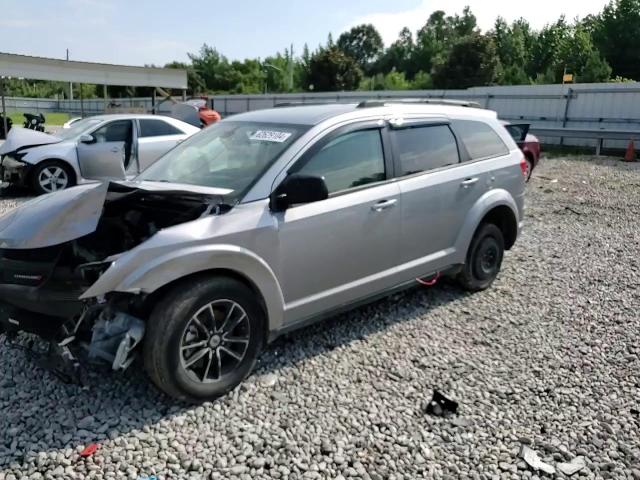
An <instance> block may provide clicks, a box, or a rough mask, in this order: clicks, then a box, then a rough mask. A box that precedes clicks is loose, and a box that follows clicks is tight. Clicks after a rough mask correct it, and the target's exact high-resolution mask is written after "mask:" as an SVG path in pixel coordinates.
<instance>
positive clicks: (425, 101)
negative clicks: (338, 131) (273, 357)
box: [358, 98, 482, 108]
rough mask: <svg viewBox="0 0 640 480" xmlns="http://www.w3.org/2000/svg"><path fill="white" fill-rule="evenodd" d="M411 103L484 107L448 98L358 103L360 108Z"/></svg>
mask: <svg viewBox="0 0 640 480" xmlns="http://www.w3.org/2000/svg"><path fill="white" fill-rule="evenodd" d="M394 103H395V104H403V105H405V104H409V105H421V104H422V105H449V106H453V107H469V108H482V105H480V104H479V103H478V102H473V101H471V100H449V99H446V98H397V99H396V98H390V99H386V100H380V99H378V100H365V101H363V102H360V103H359V104H358V108H375V107H385V106H387V105H390V104H394Z"/></svg>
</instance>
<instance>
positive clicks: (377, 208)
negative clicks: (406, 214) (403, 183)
mask: <svg viewBox="0 0 640 480" xmlns="http://www.w3.org/2000/svg"><path fill="white" fill-rule="evenodd" d="M397 203H398V200H395V199H394V200H383V201H381V202H378V203H376V204H375V205H374V206H373V207H371V210H373V211H374V212H382V211H383V210H388V209H389V208H393V207H395V206H396V204H397Z"/></svg>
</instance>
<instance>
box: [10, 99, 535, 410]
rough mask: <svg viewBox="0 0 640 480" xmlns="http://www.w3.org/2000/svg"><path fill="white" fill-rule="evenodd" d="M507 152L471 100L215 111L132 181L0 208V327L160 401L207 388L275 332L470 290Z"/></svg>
mask: <svg viewBox="0 0 640 480" xmlns="http://www.w3.org/2000/svg"><path fill="white" fill-rule="evenodd" d="M523 172H526V163H525V162H524V159H523V155H522V152H521V151H520V150H519V149H518V147H517V145H516V144H515V143H514V141H513V139H512V138H511V136H510V135H509V133H508V132H507V131H506V130H505V129H504V127H503V126H502V125H501V124H500V122H499V121H498V120H497V118H496V114H495V113H494V112H491V111H487V110H482V109H479V108H473V107H470V106H462V105H450V104H445V105H442V104H429V103H408V102H407V103H404V102H396V103H384V102H363V103H361V104H359V105H356V104H350V105H345V104H335V105H311V106H288V107H283V108H276V109H271V110H262V111H255V112H250V113H245V114H241V115H237V116H234V117H231V118H229V119H227V120H224V121H222V122H220V123H219V124H216V125H214V126H213V127H211V128H209V129H207V130H205V131H203V132H201V133H199V134H197V135H195V136H193V137H192V138H190V139H188V140H186V141H185V142H184V143H182V144H180V145H179V146H177V147H176V148H174V149H173V150H171V151H170V152H169V153H167V154H166V155H165V156H163V157H162V158H161V159H160V160H158V161H157V162H156V163H154V164H153V165H151V167H149V168H148V169H147V170H146V171H145V172H143V173H142V174H141V175H140V176H139V177H137V178H136V179H135V180H134V181H128V182H111V183H106V182H105V183H95V184H88V185H81V186H78V187H75V188H72V189H69V190H64V191H61V192H56V193H53V194H50V195H46V196H43V197H40V198H38V199H35V200H32V201H30V202H28V203H26V204H24V205H22V206H21V207H19V208H17V209H15V210H13V211H12V212H10V213H9V214H7V215H5V216H4V217H2V218H1V219H0V249H1V250H0V272H1V278H0V281H1V283H0V326H1V327H0V328H2V330H4V332H5V333H6V334H7V335H9V336H10V337H12V336H15V335H16V333H17V332H19V331H26V332H30V333H34V334H37V335H39V336H41V337H43V338H46V339H49V340H50V341H51V345H52V348H51V349H50V350H51V351H52V352H54V353H56V354H57V355H58V357H59V358H63V359H65V362H54V364H55V365H58V367H57V368H58V373H65V374H67V375H75V374H77V365H78V364H79V363H80V362H79V361H78V357H79V356H81V355H87V356H88V357H89V359H93V360H100V361H106V362H108V364H109V365H111V367H112V368H113V369H114V370H125V369H126V368H128V367H129V365H131V363H132V362H133V361H134V359H135V354H136V352H137V351H138V350H141V353H142V357H143V361H144V366H145V369H146V370H147V372H148V373H149V375H150V377H151V379H152V380H153V381H154V383H155V384H156V385H157V386H158V387H159V388H160V389H161V390H163V391H164V392H166V393H167V394H169V395H170V396H173V397H175V398H178V399H183V400H188V401H196V402H197V401H202V400H208V399H213V398H216V397H218V396H220V395H223V394H225V393H226V392H228V391H229V390H231V389H233V388H234V387H235V386H236V385H238V384H239V383H240V382H241V381H242V380H243V379H244V378H245V377H246V376H247V375H248V374H249V373H250V372H251V370H252V367H253V366H254V364H255V361H256V358H257V357H258V354H259V353H260V351H261V349H262V348H263V347H264V346H265V344H267V343H268V342H270V341H272V340H273V339H275V338H276V337H278V336H279V335H281V334H283V333H284V332H287V331H290V330H293V329H296V328H300V327H302V326H304V325H308V324H309V323H311V322H314V321H316V320H318V319H320V318H322V317H326V316H328V315H331V314H334V313H336V312H338V311H343V310H345V309H348V308H351V307H353V306H355V305H359V304H363V303H366V302H368V301H370V300H372V299H375V298H380V297H381V296H384V295H386V294H388V293H389V292H392V291H396V290H398V289H401V288H406V287H411V286H412V285H415V284H416V281H424V280H425V279H428V280H431V279H433V278H435V277H438V276H440V275H448V276H450V277H455V278H457V280H458V281H459V283H460V284H461V285H462V286H463V287H464V288H465V289H468V290H472V291H479V290H483V289H486V288H488V287H489V286H490V285H491V284H492V282H493V281H494V279H495V278H496V276H497V275H498V272H499V270H500V267H501V263H502V259H503V254H504V251H505V250H508V249H510V248H511V247H512V246H513V245H514V243H515V241H516V238H517V237H518V233H519V231H520V227H521V224H522V223H521V222H522V217H523V195H524V185H525V182H524V180H525V179H524V176H523Z"/></svg>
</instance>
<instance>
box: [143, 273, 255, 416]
mask: <svg viewBox="0 0 640 480" xmlns="http://www.w3.org/2000/svg"><path fill="white" fill-rule="evenodd" d="M212 302H231V303H235V304H236V305H237V307H234V309H236V316H235V317H233V320H232V321H231V323H233V322H234V321H235V320H237V318H240V317H241V316H242V313H243V312H244V313H245V314H246V318H247V319H246V321H245V320H243V321H242V323H241V324H239V325H238V326H237V327H236V330H235V331H234V330H232V331H231V332H230V333H229V334H228V335H227V334H223V333H221V331H222V330H220V332H217V331H216V332H214V331H213V329H211V331H209V332H208V334H206V335H205V334H204V333H203V331H202V330H203V329H201V328H200V326H203V327H205V328H206V329H209V328H211V323H207V322H208V321H209V320H208V319H211V318H213V320H212V323H213V326H214V327H215V325H216V322H217V325H218V327H222V328H224V325H226V324H227V322H226V321H225V320H223V317H226V313H220V315H219V316H218V318H216V315H218V313H219V312H218V308H220V309H222V307H221V306H220V305H214V306H213V307H212V308H213V309H214V314H213V315H210V313H209V312H211V310H210V309H209V308H208V305H209V304H211V303H212ZM225 305H226V304H225ZM205 309H206V310H205ZM201 310H203V313H202V314H200V315H198V317H197V319H198V322H197V323H200V324H201V325H197V323H194V320H193V317H194V316H195V315H196V314H197V313H198V312H199V311H201ZM232 310H233V309H232ZM221 320H222V322H223V324H222V325H220V321H221ZM265 322H266V318H265V314H264V312H263V310H262V308H261V306H260V304H259V303H258V301H257V299H256V295H255V293H254V292H252V291H251V290H250V289H249V288H248V287H247V286H246V285H244V284H243V283H241V282H239V281H237V280H234V279H231V278H226V277H194V278H191V279H188V280H186V281H183V282H180V283H178V284H176V286H175V287H174V288H173V289H172V290H171V291H170V292H169V293H168V294H167V295H166V296H164V297H163V298H162V300H161V301H160V302H159V303H158V304H157V305H156V306H155V308H154V310H153V312H152V314H151V316H150V318H149V320H148V322H147V331H146V334H145V339H144V346H143V350H144V352H143V353H144V365H145V369H146V371H147V373H148V374H149V376H150V377H151V379H152V381H153V382H154V383H155V385H156V386H157V387H158V388H159V389H160V390H162V391H163V392H165V393H166V394H167V395H169V396H171V397H173V398H175V399H177V400H183V401H187V402H191V403H200V402H203V401H208V400H215V399H216V398H219V397H221V396H223V395H225V394H227V393H228V392H229V391H231V390H233V389H234V388H235V387H236V386H237V385H238V384H240V383H241V382H242V381H243V380H244V379H245V378H246V377H247V376H248V375H249V374H250V373H251V371H252V370H253V367H254V365H255V362H256V360H257V358H258V354H259V353H260V351H261V350H262V346H263V343H264V337H265V335H264V333H265ZM239 329H240V334H244V332H248V333H247V337H246V338H247V339H248V340H247V343H246V345H245V346H244V347H243V346H242V345H239V344H228V343H225V342H226V339H228V338H232V337H233V338H235V340H234V341H237V337H238V335H239V334H238V331H239ZM232 334H233V335H232ZM189 335H192V339H191V340H186V339H187V338H188V336H189ZM202 337H204V338H202ZM214 337H215V338H214ZM242 338H244V337H242ZM216 339H217V340H216ZM213 340H216V343H217V345H215V348H214V344H213V343H212V342H213ZM204 341H206V342H207V346H198V348H197V350H194V349H189V350H185V347H186V346H188V345H189V344H190V345H196V344H197V343H199V342H204ZM239 348H240V349H244V350H242V351H243V353H242V355H243V356H242V359H241V360H237V359H236V358H235V357H232V356H231V355H230V354H228V353H226V352H227V351H228V350H229V349H231V350H232V351H233V353H234V354H236V355H240V353H238V352H239V350H238V349H239ZM206 349H209V350H210V352H209V353H207V354H205V356H204V357H202V359H201V360H199V361H196V363H195V364H194V365H193V366H192V367H188V366H187V363H188V362H190V361H191V360H192V359H193V358H195V357H196V356H197V355H198V354H199V353H200V352H201V351H203V350H206ZM183 352H184V353H183ZM191 352H193V353H191ZM187 355H188V356H189V357H188V358H185V357H186V356H187ZM233 361H235V362H239V363H237V364H236V365H235V366H234V365H233V363H232V362H233ZM218 362H220V363H218ZM206 365H208V366H206ZM218 365H221V366H222V368H220V367H218ZM225 368H226V369H227V370H226V371H225ZM216 374H217V377H218V378H216ZM205 379H206V382H205Z"/></svg>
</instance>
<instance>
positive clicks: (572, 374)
mask: <svg viewBox="0 0 640 480" xmlns="http://www.w3.org/2000/svg"><path fill="white" fill-rule="evenodd" d="M528 197H529V198H528V218H527V222H528V223H527V227H526V230H525V232H524V235H523V237H522V238H521V239H520V240H519V243H518V244H517V246H516V248H515V249H514V250H513V251H512V252H510V253H508V254H507V256H506V259H505V264H504V270H503V273H502V274H501V276H500V278H499V281H497V282H496V284H495V286H494V288H492V289H491V290H489V291H487V292H484V293H481V294H476V295H468V294H465V293H463V292H461V291H459V290H457V289H456V288H454V287H451V286H438V287H435V288H431V289H428V288H420V289H415V290H412V291H409V292H407V293H405V294H402V295H396V296H394V297H393V298H391V299H388V300H386V301H381V302H378V303H376V304H374V305H371V306H369V307H366V308H362V309H359V310H356V311H354V312H352V313H349V314H345V315H342V316H340V317H337V318H335V319H333V320H330V321H328V322H326V323H323V324H321V325H317V326H314V327H311V328H309V329H306V330H304V331H302V332H298V333H295V334H292V335H290V336H288V337H285V338H282V339H280V340H278V341H277V342H276V343H275V344H274V345H272V346H271V347H270V348H269V349H268V351H267V352H265V354H264V355H263V356H262V358H261V361H260V364H259V367H258V369H257V371H256V372H255V373H254V375H253V376H252V377H250V378H249V380H248V381H246V382H245V383H244V384H243V385H242V386H240V387H239V388H238V389H237V390H236V391H234V392H233V393H232V394H230V395H228V397H226V398H224V399H222V400H220V401H218V402H216V403H210V404H205V405H203V406H199V407H187V406H183V405H177V406H176V405H171V404H170V403H169V402H168V401H166V400H165V399H164V398H163V397H161V396H160V394H158V393H157V391H156V390H154V389H153V388H152V387H150V386H149V384H148V382H147V380H146V378H145V377H144V376H143V375H142V374H141V373H139V369H136V370H134V371H132V372H131V374H130V376H129V377H128V378H123V377H122V376H118V375H112V374H108V373H97V372H96V373H94V374H92V376H91V378H90V385H89V388H88V389H86V390H83V389H81V388H79V387H76V386H68V385H63V384H61V383H60V382H59V381H58V380H57V379H55V378H54V377H53V376H52V375H50V374H49V373H46V372H43V371H42V370H39V369H38V368H36V367H35V366H34V365H33V362H31V361H29V360H27V359H26V357H25V354H24V353H23V352H22V351H21V350H19V349H17V348H15V347H12V346H9V345H7V344H6V343H5V342H4V340H2V341H0V364H1V365H2V366H1V367H0V480H9V479H14V478H27V477H28V478H34V479H35V478H43V479H44V478H56V479H58V478H60V479H61V478H133V479H136V478H138V477H141V478H147V477H148V476H151V475H154V474H155V475H157V476H158V477H159V478H161V479H165V478H166V479H168V478H189V479H191V478H192V479H200V478H203V479H208V478H240V479H253V478H280V479H286V478H290V479H294V478H303V479H313V478H365V479H369V478H370V479H374V480H375V479H382V478H389V479H401V478H406V479H413V478H420V477H426V478H442V479H445V478H449V479H455V478H487V479H494V478H496V479H518V478H532V479H535V478H545V477H549V476H548V475H546V474H543V473H541V472H536V471H533V470H531V469H530V468H529V467H528V466H527V465H526V464H525V463H524V462H523V461H522V460H521V459H519V457H518V452H519V450H520V447H521V445H522V444H526V445H528V446H529V447H530V448H532V449H534V450H535V451H536V452H538V454H539V456H540V457H541V458H542V459H543V460H545V461H547V462H548V463H550V464H553V465H557V464H558V463H559V462H563V461H569V460H572V459H573V458H575V457H576V456H582V457H584V458H585V461H586V467H585V468H584V469H583V470H582V471H580V472H579V473H577V474H576V475H574V477H573V478H603V479H606V478H617V479H623V478H628V479H640V416H639V413H638V410H640V400H639V399H640V361H639V356H640V343H639V340H640V321H639V320H638V307H639V305H640V298H639V293H638V283H639V281H640V267H639V265H640V260H639V258H640V257H639V254H640V230H639V229H638V227H637V222H638V220H639V219H640V168H639V167H638V166H636V165H632V166H630V165H623V164H621V163H619V162H617V161H614V160H606V159H605V160H595V159H593V158H577V157H572V158H556V159H549V160H546V161H545V162H544V164H543V165H542V166H541V167H540V169H539V170H538V171H536V173H535V177H534V179H533V181H532V183H531V184H530V186H529V195H528ZM19 201H22V199H20V198H19V199H7V200H3V201H1V202H0V209H2V210H7V209H9V208H11V207H12V206H14V205H15V204H16V202H19ZM434 389H438V390H440V391H441V392H443V393H444V394H445V395H447V396H448V397H450V398H453V399H455V400H457V401H458V402H459V403H460V409H459V415H458V416H455V417H449V418H436V417H432V416H428V415H425V414H424V413H423V409H424V406H425V404H427V403H428V401H429V400H430V398H431V395H432V392H433V390H434ZM91 442H98V443H99V444H100V449H99V450H98V451H97V453H96V454H95V455H93V456H92V457H90V458H88V459H81V458H80V457H79V455H78V453H79V451H80V450H82V448H84V447H85V446H86V445H87V444H89V443H91ZM556 476H557V477H560V478H562V475H561V474H558V475H556Z"/></svg>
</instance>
